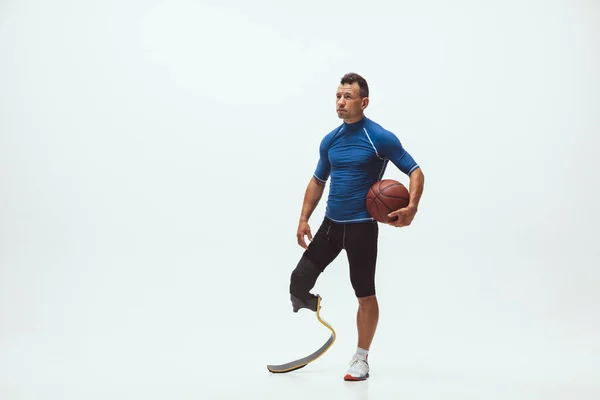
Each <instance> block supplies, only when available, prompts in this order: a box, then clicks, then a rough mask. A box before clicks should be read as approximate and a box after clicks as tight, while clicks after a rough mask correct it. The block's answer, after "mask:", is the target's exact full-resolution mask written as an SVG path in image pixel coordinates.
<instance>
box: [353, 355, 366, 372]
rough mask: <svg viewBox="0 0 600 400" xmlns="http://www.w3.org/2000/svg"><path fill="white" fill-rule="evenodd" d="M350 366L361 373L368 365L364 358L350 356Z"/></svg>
mask: <svg viewBox="0 0 600 400" xmlns="http://www.w3.org/2000/svg"><path fill="white" fill-rule="evenodd" d="M350 367H352V368H356V369H357V370H360V371H361V372H362V373H366V372H367V369H368V368H369V367H368V364H367V362H366V361H365V360H362V359H360V358H358V357H356V356H355V357H352V360H351V361H350Z"/></svg>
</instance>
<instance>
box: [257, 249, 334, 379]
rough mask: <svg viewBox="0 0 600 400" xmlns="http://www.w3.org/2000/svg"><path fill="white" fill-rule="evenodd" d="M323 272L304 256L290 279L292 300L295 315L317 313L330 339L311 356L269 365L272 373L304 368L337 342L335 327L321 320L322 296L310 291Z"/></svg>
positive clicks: (268, 367)
mask: <svg viewBox="0 0 600 400" xmlns="http://www.w3.org/2000/svg"><path fill="white" fill-rule="evenodd" d="M322 272H323V271H321V270H319V269H318V268H317V267H316V266H315V265H314V264H313V263H312V262H311V261H310V260H309V259H308V258H306V257H305V256H303V257H302V258H301V259H300V262H298V265H297V266H296V268H295V269H294V271H293V272H292V276H291V279H290V300H291V301H292V310H293V311H294V312H295V313H297V312H298V311H299V310H300V309H302V308H306V309H309V310H311V311H314V312H316V315H317V320H318V321H319V322H320V323H321V324H322V325H324V326H325V327H326V328H327V329H329V330H330V331H331V335H330V336H329V339H328V340H327V341H326V342H325V344H324V345H323V346H321V347H320V348H319V349H318V350H317V351H315V352H314V353H312V354H310V355H309V356H306V357H303V358H300V359H297V360H294V361H291V362H288V363H285V364H278V365H273V364H270V365H267V369H268V370H269V371H270V372H272V373H286V372H291V371H295V370H297V369H300V368H304V367H305V366H307V365H308V364H310V363H311V362H313V361H315V360H316V359H318V358H319V357H321V356H322V355H323V354H325V352H326V351H327V350H329V349H330V348H331V346H332V345H333V343H334V342H335V338H336V333H335V331H334V330H333V327H332V326H331V325H329V323H327V322H326V321H325V320H324V319H322V318H321V296H319V295H316V296H315V295H313V294H311V293H310V290H311V289H312V288H313V287H314V286H315V283H316V282H317V278H318V277H319V275H320V274H321V273H322Z"/></svg>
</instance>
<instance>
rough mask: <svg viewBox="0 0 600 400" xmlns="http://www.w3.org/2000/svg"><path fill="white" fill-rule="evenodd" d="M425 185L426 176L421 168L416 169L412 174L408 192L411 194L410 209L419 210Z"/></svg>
mask: <svg viewBox="0 0 600 400" xmlns="http://www.w3.org/2000/svg"><path fill="white" fill-rule="evenodd" d="M424 185H425V176H424V175H423V171H421V168H417V169H415V170H414V171H413V172H412V173H411V174H410V183H409V188H408V191H409V193H410V199H409V204H408V206H409V207H414V208H418V207H419V201H420V200H421V195H422V194H423V186H424Z"/></svg>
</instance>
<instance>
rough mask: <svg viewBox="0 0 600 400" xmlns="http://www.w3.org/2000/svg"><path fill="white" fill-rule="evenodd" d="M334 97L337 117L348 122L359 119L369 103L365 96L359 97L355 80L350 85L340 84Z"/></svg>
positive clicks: (358, 89)
mask: <svg viewBox="0 0 600 400" xmlns="http://www.w3.org/2000/svg"><path fill="white" fill-rule="evenodd" d="M335 97H336V103H335V105H336V111H337V114H338V117H339V118H341V119H343V120H344V121H346V122H348V123H352V122H356V121H359V120H360V119H361V118H362V114H363V110H364V109H365V108H367V105H368V104H369V99H368V98H367V97H365V98H361V97H360V88H359V87H358V83H356V82H354V83H352V84H351V85H350V84H343V85H342V84H340V85H339V86H338V89H337V92H336V94H335Z"/></svg>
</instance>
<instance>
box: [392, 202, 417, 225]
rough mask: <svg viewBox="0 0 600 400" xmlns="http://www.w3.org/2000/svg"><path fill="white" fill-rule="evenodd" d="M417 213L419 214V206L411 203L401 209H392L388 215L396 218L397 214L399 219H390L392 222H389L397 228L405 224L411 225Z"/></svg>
mask: <svg viewBox="0 0 600 400" xmlns="http://www.w3.org/2000/svg"><path fill="white" fill-rule="evenodd" d="M416 214H417V207H414V206H410V205H409V206H407V207H405V208H401V209H399V210H396V211H392V212H391V213H389V214H388V217H390V218H394V217H396V216H397V217H398V219H395V220H393V221H390V222H388V224H389V225H391V226H395V227H396V228H400V227H403V226H409V225H410V224H411V222H412V220H413V218H415V215H416Z"/></svg>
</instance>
